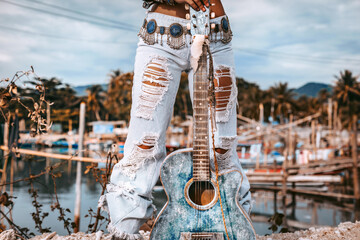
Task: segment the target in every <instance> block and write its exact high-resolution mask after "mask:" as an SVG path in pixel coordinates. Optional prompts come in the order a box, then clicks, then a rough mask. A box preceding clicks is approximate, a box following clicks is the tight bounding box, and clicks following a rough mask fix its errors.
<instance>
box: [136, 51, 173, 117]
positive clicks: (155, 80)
mask: <svg viewBox="0 0 360 240" xmlns="http://www.w3.org/2000/svg"><path fill="white" fill-rule="evenodd" d="M171 78H172V77H171V75H170V73H169V72H168V69H167V59H166V58H164V57H154V58H152V59H151V60H150V62H149V63H148V64H147V65H146V66H145V69H144V73H143V80H142V86H141V91H142V93H141V95H140V99H139V105H138V107H137V112H136V116H137V117H143V118H145V119H149V120H150V119H152V115H153V112H154V110H155V108H156V106H157V105H158V104H159V103H160V101H161V99H162V98H163V95H164V94H165V92H166V91H167V90H168V86H169V81H170V79H171Z"/></svg>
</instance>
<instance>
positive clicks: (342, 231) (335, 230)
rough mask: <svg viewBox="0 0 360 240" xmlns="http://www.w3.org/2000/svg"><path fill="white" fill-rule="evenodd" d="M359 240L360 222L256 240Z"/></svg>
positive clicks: (48, 237) (2, 238) (0, 239)
mask: <svg viewBox="0 0 360 240" xmlns="http://www.w3.org/2000/svg"><path fill="white" fill-rule="evenodd" d="M15 239H19V238H16V236H15V232H14V231H13V230H7V231H4V232H2V233H0V240H15ZM83 239H84V240H85V239H89V240H111V235H109V234H103V233H102V232H97V233H93V234H85V233H76V234H72V235H69V236H59V235H57V234H56V232H53V233H47V234H43V235H40V236H36V237H33V238H31V239H30V240H83ZM315 239H320V240H337V239H345V240H360V221H358V222H356V223H351V222H344V223H341V224H340V225H339V226H337V227H322V228H318V229H315V228H310V229H308V230H303V231H297V232H294V233H281V234H273V235H270V236H258V237H257V240H315Z"/></svg>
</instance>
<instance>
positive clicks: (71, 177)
mask: <svg viewBox="0 0 360 240" xmlns="http://www.w3.org/2000/svg"><path fill="white" fill-rule="evenodd" d="M57 151H66V150H65V149H63V150H61V149H58V150H57ZM61 161H63V160H57V159H52V158H44V157H31V156H22V158H20V159H18V160H16V161H15V164H14V180H17V179H22V178H26V177H28V176H29V174H30V173H31V174H33V175H35V174H38V173H40V172H42V171H44V169H45V168H46V167H47V166H50V165H54V164H56V163H58V162H61ZM8 165H10V164H8ZM87 165H89V163H83V166H82V167H83V171H82V172H83V173H84V172H85V170H86V166H87ZM9 172H10V171H9V169H8V181H9V180H10V179H9V175H10V174H9ZM55 172H61V173H62V174H61V176H60V177H58V178H56V188H57V194H58V197H59V201H60V205H61V207H62V208H64V209H67V208H68V209H69V210H70V211H71V212H66V218H70V219H71V220H72V221H73V219H74V215H73V212H74V204H75V203H74V202H75V179H76V162H75V161H74V162H70V163H68V162H66V163H65V164H63V165H61V167H59V168H58V169H56V170H55ZM33 185H34V187H35V188H36V189H37V190H38V199H37V201H38V202H39V203H40V204H41V205H42V207H41V208H42V213H45V212H48V213H49V216H47V217H45V218H44V220H43V223H42V225H43V228H51V231H55V232H57V233H58V234H59V235H67V234H68V233H67V231H66V230H65V229H64V224H63V222H60V221H58V216H59V212H58V210H57V209H55V210H54V211H52V210H51V207H50V206H51V205H52V204H53V203H54V202H55V195H54V183H53V180H52V178H51V176H49V175H43V176H41V177H39V178H36V179H34V180H33ZM30 188H31V186H30V184H29V182H24V181H22V182H18V183H15V184H14V185H13V196H14V197H15V198H14V199H13V202H14V208H13V210H12V219H13V222H14V223H15V224H17V225H18V226H20V227H23V228H24V227H26V228H29V229H30V231H31V232H33V233H35V234H39V232H38V230H37V229H36V228H35V222H34V220H33V219H32V213H34V212H35V211H36V210H35V208H34V206H33V203H32V202H33V200H34V199H33V198H32V197H31V195H30V194H29V189H30ZM81 189H82V197H81V219H80V231H82V232H86V231H87V230H88V225H89V224H90V216H89V210H90V209H92V210H93V211H94V212H96V209H97V201H98V199H99V197H100V193H101V186H100V184H99V183H98V182H96V180H95V178H94V177H93V175H92V173H91V172H89V173H87V174H83V177H82V188H81ZM6 191H7V192H8V193H10V186H9V185H8V186H7V188H6ZM153 196H154V204H155V205H156V207H157V209H158V211H160V209H161V208H162V206H163V205H164V204H165V202H166V194H165V192H164V190H163V189H162V188H161V187H156V188H155V189H154V192H153ZM252 196H253V209H252V219H253V225H254V227H255V230H256V232H257V234H259V235H265V234H271V233H272V231H271V230H269V227H270V226H271V223H269V222H268V219H269V218H270V217H271V216H273V215H274V213H275V212H278V213H283V211H284V207H283V205H282V201H281V198H280V197H278V196H276V195H275V194H274V193H272V192H261V191H260V192H255V193H252ZM287 200H288V201H287V202H286V205H287V208H286V216H287V218H286V221H285V222H284V223H283V224H286V227H288V228H289V229H290V230H294V229H295V230H296V229H302V228H309V227H317V226H337V225H338V224H339V223H341V222H346V221H352V222H354V221H355V220H360V218H359V215H360V213H359V210H356V209H355V208H354V207H353V205H352V204H351V203H342V204H339V202H331V201H330V200H329V199H325V198H316V199H315V198H312V197H303V196H296V195H293V196H288V198H287ZM294 200H295V201H294ZM102 214H103V216H105V217H107V214H106V213H105V212H103V213H102ZM86 215H88V217H85V216H86ZM93 222H94V219H92V223H93ZM4 223H6V221H4ZM283 227H285V226H279V228H278V230H277V232H278V231H279V230H280V229H281V228H283ZM101 229H102V230H105V229H106V226H105V224H103V225H102V226H101Z"/></svg>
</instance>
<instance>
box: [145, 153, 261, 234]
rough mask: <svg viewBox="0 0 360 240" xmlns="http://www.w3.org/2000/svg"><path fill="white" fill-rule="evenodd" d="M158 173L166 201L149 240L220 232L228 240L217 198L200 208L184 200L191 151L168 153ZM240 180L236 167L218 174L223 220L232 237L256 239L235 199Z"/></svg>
mask: <svg viewBox="0 0 360 240" xmlns="http://www.w3.org/2000/svg"><path fill="white" fill-rule="evenodd" d="M160 176H161V181H162V183H163V186H164V188H165V192H166V194H167V196H168V202H167V204H166V205H165V206H164V208H163V209H162V210H161V212H160V213H159V216H158V217H157V219H156V222H155V224H154V227H153V230H152V232H151V236H150V239H151V240H179V239H180V235H181V232H222V233H223V235H224V239H225V240H226V239H227V238H226V234H225V228H224V224H223V219H222V214H221V207H220V202H219V200H218V201H217V203H216V204H215V205H214V206H213V207H212V208H211V209H209V210H205V211H199V210H195V209H194V208H192V207H191V206H190V205H189V204H188V203H187V201H186V199H185V196H184V189H185V186H186V183H187V182H188V181H189V180H190V179H191V178H192V151H191V150H188V151H184V150H182V151H181V150H180V151H177V152H175V153H173V154H171V155H169V156H168V157H167V158H166V159H165V161H164V163H163V165H162V168H161V174H160ZM241 181H242V175H241V173H240V172H239V171H236V170H234V171H232V172H229V173H225V174H224V175H221V176H219V184H220V191H221V197H222V202H223V209H224V214H225V221H226V226H227V229H228V234H229V237H230V239H231V240H240V239H244V240H252V239H256V235H255V231H254V229H253V226H252V224H251V222H250V220H249V219H248V216H247V213H245V211H244V210H242V209H241V207H240V205H239V204H238V200H237V199H238V197H237V196H238V191H239V188H240V185H241Z"/></svg>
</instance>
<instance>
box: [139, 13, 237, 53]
mask: <svg viewBox="0 0 360 240" xmlns="http://www.w3.org/2000/svg"><path fill="white" fill-rule="evenodd" d="M186 34H190V31H189V30H188V29H187V27H186V26H183V25H181V24H179V23H173V24H171V25H170V26H169V27H164V26H158V25H157V23H156V20H155V19H151V20H149V21H147V20H146V19H145V20H144V23H143V25H142V27H141V29H140V32H139V34H138V36H139V37H141V38H142V39H143V41H144V42H145V43H146V44H149V45H154V44H155V43H159V44H161V45H163V36H164V35H166V37H167V44H168V45H169V46H170V47H171V48H173V49H180V48H182V47H184V46H185V40H186V39H185V37H186ZM231 39H232V31H231V29H230V24H229V20H228V18H227V17H223V18H222V19H221V22H220V23H218V24H217V23H216V24H215V26H214V27H213V28H212V29H211V30H210V36H209V40H210V42H219V41H221V42H223V43H229V42H230V41H231Z"/></svg>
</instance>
